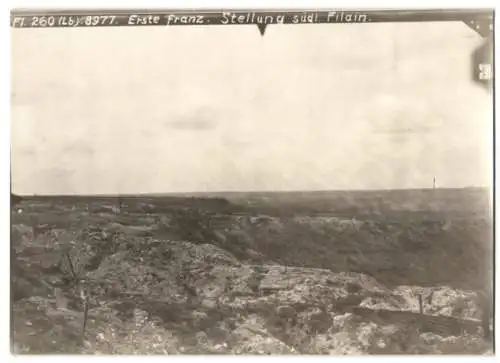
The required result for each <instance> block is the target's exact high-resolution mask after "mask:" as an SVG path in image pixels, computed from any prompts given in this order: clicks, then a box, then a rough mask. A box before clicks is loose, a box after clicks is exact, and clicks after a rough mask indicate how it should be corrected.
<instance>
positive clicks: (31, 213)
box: [11, 189, 493, 355]
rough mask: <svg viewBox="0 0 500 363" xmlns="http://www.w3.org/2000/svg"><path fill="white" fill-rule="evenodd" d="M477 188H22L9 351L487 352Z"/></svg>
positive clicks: (485, 220)
mask: <svg viewBox="0 0 500 363" xmlns="http://www.w3.org/2000/svg"><path fill="white" fill-rule="evenodd" d="M489 204H490V196H489V194H488V191H486V190H483V189H454V190H452V189H448V190H443V189H438V190H406V191H370V192H347V191H346V192H313V193H298V192H294V193H224V194H217V195H196V196H189V197H188V196H140V197H121V198H116V197H105V196H102V197H88V198H87V197H31V198H24V199H23V200H21V202H20V203H19V204H17V205H15V206H14V207H13V208H12V279H11V280H12V289H11V297H12V331H13V334H12V338H13V339H12V340H13V351H14V352H15V353H18V354H21V353H28V354H29V353H31V354H33V353H90V354H182V353H184V354H207V353H210V354H246V353H249V354H332V355H337V354H440V353H442V354H493V346H492V336H491V333H489V331H490V329H491V327H490V323H491V321H492V316H491V311H490V310H491V309H490V306H491V305H492V304H491V301H492V300H491V289H492V287H491V286H492V276H493V272H492V265H493V240H492V221H491V208H490V207H489Z"/></svg>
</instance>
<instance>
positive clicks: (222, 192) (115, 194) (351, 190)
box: [11, 186, 491, 197]
mask: <svg viewBox="0 0 500 363" xmlns="http://www.w3.org/2000/svg"><path fill="white" fill-rule="evenodd" d="M463 189H491V187H489V186H467V187H436V188H433V187H423V188H391V189H312V190H303V189H290V190H218V191H185V192H147V193H141V192H139V193H88V194H86V193H80V194H69V193H60V194H56V193H43V194H42V193H41V194H37V193H34V194H20V193H14V192H13V191H11V194H12V195H17V196H20V197H136V196H176V195H195V194H197V195H208V194H212V195H214V194H244V193H247V194H248V193H254V194H257V193H266V194H267V193H275V194H279V193H328V192H330V193H331V192H391V191H417V190H426V191H433V190H463Z"/></svg>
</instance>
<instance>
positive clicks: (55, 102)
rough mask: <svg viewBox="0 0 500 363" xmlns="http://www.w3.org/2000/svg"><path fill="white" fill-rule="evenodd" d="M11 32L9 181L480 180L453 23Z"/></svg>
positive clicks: (483, 117)
mask: <svg viewBox="0 0 500 363" xmlns="http://www.w3.org/2000/svg"><path fill="white" fill-rule="evenodd" d="M12 36H13V58H12V59H13V63H12V70H13V80H12V82H13V83H12V84H13V90H12V94H13V99H12V102H13V103H12V115H13V119H12V182H13V186H12V187H13V191H14V192H16V193H20V194H33V193H36V194H49V193H64V194H66V193H68V194H78V193H84V194H89V193H139V192H141V193H162V192H165V193H169V192H189V191H222V190H310V189H367V188H369V189H372V188H375V189H387V188H420V187H432V179H433V176H436V177H437V182H438V184H439V186H441V187H464V186H472V185H489V178H490V175H491V174H490V173H491V170H490V167H489V162H490V160H491V156H490V155H489V154H490V153H491V142H490V141H491V126H492V116H491V115H492V114H491V103H490V100H489V97H488V95H487V92H486V91H485V90H484V89H482V88H481V87H479V86H477V85H476V84H474V83H473V82H472V80H471V59H470V56H471V54H472V52H473V51H474V49H475V48H476V47H478V46H479V45H480V44H481V43H482V39H481V37H480V36H479V35H478V34H476V33H475V32H473V31H472V30H471V29H470V28H468V27H467V26H466V25H465V24H463V23H459V22H457V23H401V24H397V23H393V24H347V25H340V24H329V25H282V26H270V27H268V29H267V31H266V34H265V36H264V37H261V36H260V34H259V32H258V29H257V27H256V26H232V27H230V26H212V27H171V28H166V27H141V28H133V27H121V28H94V29H89V28H75V29H13V31H12Z"/></svg>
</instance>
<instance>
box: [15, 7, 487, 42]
mask: <svg viewBox="0 0 500 363" xmlns="http://www.w3.org/2000/svg"><path fill="white" fill-rule="evenodd" d="M427 21H462V22H465V23H466V24H467V25H469V26H470V27H471V28H472V29H474V30H475V31H477V32H478V33H479V34H481V35H482V36H483V37H486V36H489V35H490V34H491V32H492V31H493V11H492V10H420V11H418V10H415V11H413V10H412V11H401V10H384V11H369V10H365V11H362V10H360V11H357V10H329V11H242V10H238V11H232V10H221V11H147V10H144V11H142V10H141V11H135V12H134V11H128V10H122V11H119V10H118V11H117V10H100V11H88V10H86V11H85V10H82V11H75V10H73V11H69V10H67V11H50V10H47V11H37V12H34V11H31V12H30V11H23V10H14V11H12V13H11V26H12V27H14V28H61V27H101V26H177V25H257V26H258V27H259V30H260V31H261V34H262V35H264V31H265V28H266V27H267V26H269V25H279V24H346V23H347V24H348V23H380V22H427Z"/></svg>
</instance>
